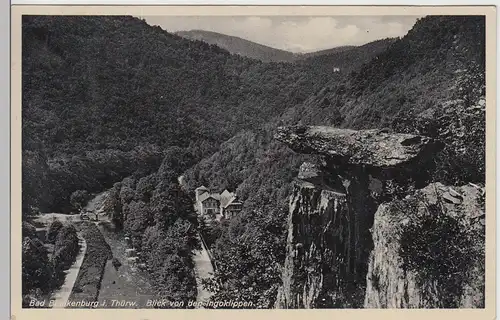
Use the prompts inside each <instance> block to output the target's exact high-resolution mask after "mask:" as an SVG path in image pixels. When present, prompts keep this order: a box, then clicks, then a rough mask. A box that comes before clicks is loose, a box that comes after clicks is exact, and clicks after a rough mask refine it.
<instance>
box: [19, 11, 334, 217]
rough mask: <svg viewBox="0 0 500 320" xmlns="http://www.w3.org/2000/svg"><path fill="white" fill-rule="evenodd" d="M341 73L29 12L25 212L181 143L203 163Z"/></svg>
mask: <svg viewBox="0 0 500 320" xmlns="http://www.w3.org/2000/svg"><path fill="white" fill-rule="evenodd" d="M332 77H337V78H338V77H339V76H335V75H333V76H331V75H327V76H325V73H324V72H323V73H321V72H319V73H318V72H316V71H314V72H313V71H311V70H310V68H308V67H306V66H300V65H292V64H284V63H262V62H260V61H257V60H252V59H248V58H244V57H241V56H237V55H231V54H230V53H229V52H227V51H226V50H223V49H221V48H219V47H217V46H214V45H209V44H207V43H204V42H201V41H190V40H187V39H184V38H182V37H179V36H176V35H173V34H170V33H168V32H165V31H164V30H162V29H161V28H159V27H151V26H149V25H148V24H146V23H145V22H144V21H141V20H139V19H136V18H132V17H115V16H109V17H92V16H88V17H86V16H77V17H66V16H25V17H23V151H24V153H25V154H24V157H23V160H24V167H23V168H24V169H23V170H24V171H23V174H24V178H25V181H32V183H31V184H30V185H28V184H26V185H25V186H24V190H26V192H25V193H24V195H25V197H26V198H25V200H26V201H25V202H24V204H25V210H29V207H30V206H34V207H42V208H43V210H48V209H51V210H57V211H60V210H62V208H61V206H62V204H63V203H67V202H68V200H69V194H70V193H71V192H73V191H75V190H77V189H87V190H89V191H95V190H98V189H102V188H103V187H105V186H110V185H111V184H112V183H113V182H116V181H118V180H120V179H121V178H123V177H124V176H126V175H129V174H131V173H133V172H134V171H135V170H137V169H138V165H139V164H140V163H143V164H146V165H145V167H144V168H142V169H143V170H146V171H145V172H147V171H148V170H151V169H154V168H157V167H158V166H159V162H161V157H162V152H163V151H165V150H166V149H168V148H169V147H172V146H178V147H182V148H185V150H186V157H187V158H189V159H188V160H187V163H189V162H190V161H197V160H199V159H201V158H203V157H204V156H207V155H209V154H210V153H212V152H213V151H214V150H215V148H217V146H218V145H219V144H220V143H222V142H223V141H225V140H227V139H229V138H230V137H231V136H233V135H234V134H236V133H237V132H239V131H240V130H242V129H249V128H252V127H255V126H258V125H260V124H262V123H264V122H266V121H268V119H270V118H272V117H275V116H278V115H280V114H281V113H282V112H283V111H284V110H285V109H286V108H287V107H288V106H291V105H295V104H297V103H300V102H302V101H304V100H305V99H306V97H307V96H308V95H310V94H311V93H312V92H314V91H315V90H317V89H319V88H320V87H321V85H322V84H324V83H325V82H326V81H329V80H331V79H332ZM137 148H139V149H140V150H136V149H137ZM137 154H140V156H139V157H140V158H141V159H143V160H144V161H143V160H140V161H138V160H137ZM148 159H149V160H148ZM145 160H147V161H145ZM96 161H97V162H99V164H97V163H96ZM49 167H50V168H49ZM184 169H186V168H184ZM97 171H98V172H99V173H98V174H96V173H95V172H97ZM47 174H49V176H47ZM54 175H55V176H54ZM69 177H71V178H69ZM54 179H55V180H56V181H53V180H54ZM68 179H69V180H68ZM35 181H36V182H37V183H35ZM53 186H59V187H57V189H58V190H57V191H56V190H51V189H52V188H53ZM42 191H43V192H42ZM47 192H48V193H50V194H52V195H51V196H49V195H47V194H45V193H47ZM42 194H45V195H44V196H42Z"/></svg>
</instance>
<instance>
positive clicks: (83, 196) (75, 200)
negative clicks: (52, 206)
mask: <svg viewBox="0 0 500 320" xmlns="http://www.w3.org/2000/svg"><path fill="white" fill-rule="evenodd" d="M89 199H90V195H89V193H88V192H87V190H77V191H75V192H73V193H72V194H71V197H70V203H71V205H72V206H73V208H74V209H75V210H76V211H80V210H81V209H82V208H83V207H84V206H85V205H86V203H87V201H88V200H89Z"/></svg>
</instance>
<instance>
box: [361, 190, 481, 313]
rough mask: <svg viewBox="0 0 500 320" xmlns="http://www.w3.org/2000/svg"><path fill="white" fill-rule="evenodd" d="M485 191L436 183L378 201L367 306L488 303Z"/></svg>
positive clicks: (392, 306)
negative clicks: (483, 203) (485, 277)
mask: <svg viewBox="0 0 500 320" xmlns="http://www.w3.org/2000/svg"><path fill="white" fill-rule="evenodd" d="M482 192H483V191H482V190H481V189H480V188H479V187H477V186H475V185H466V186H461V187H459V188H450V187H447V186H444V185H442V184H440V183H432V184H429V185H428V186H427V187H425V188H423V189H421V190H419V191H417V192H416V193H415V194H413V195H409V196H408V197H407V198H406V199H404V200H394V201H392V202H389V203H384V204H382V205H380V206H379V208H378V210H377V212H376V213H375V217H374V223H373V228H372V233H373V242H374V248H373V251H372V252H371V254H370V259H369V267H368V274H367V286H366V295H365V302H364V306H365V307H366V308H436V307H444V308H477V307H484V213H483V212H482V209H481V207H482V205H481V203H480V199H481V196H482ZM432 208H434V210H432ZM414 235H416V236H418V239H414V238H415V237H413V236H414ZM405 238H406V239H408V238H410V239H413V241H412V242H411V243H405V242H406V241H405ZM405 246H406V248H405ZM431 254H432V257H430V255H431ZM415 262H418V263H415Z"/></svg>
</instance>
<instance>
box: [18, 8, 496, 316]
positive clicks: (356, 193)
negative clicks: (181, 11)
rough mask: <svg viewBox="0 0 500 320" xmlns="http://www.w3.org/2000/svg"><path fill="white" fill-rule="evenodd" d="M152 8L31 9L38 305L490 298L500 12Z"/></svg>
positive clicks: (29, 284) (27, 159) (209, 305)
mask: <svg viewBox="0 0 500 320" xmlns="http://www.w3.org/2000/svg"><path fill="white" fill-rule="evenodd" d="M490 10H494V9H491V8H490ZM136 12H138V14H135V15H110V14H102V15H67V14H52V15H47V14H38V15H37V14H23V15H22V20H21V31H20V34H21V38H22V39H20V40H21V41H22V42H21V44H20V48H21V49H20V50H21V56H20V57H19V59H20V61H19V63H20V68H21V71H20V74H21V78H20V85H21V86H22V87H21V92H22V93H21V95H20V96H21V97H22V102H21V111H20V114H21V115H22V117H21V120H20V127H22V132H21V133H20V134H21V135H22V136H21V141H22V150H21V152H22V155H21V159H22V168H21V164H20V165H19V167H20V168H21V170H22V182H21V183H20V184H21V187H22V191H20V194H19V196H20V199H19V200H20V201H21V200H22V205H21V204H20V205H19V207H20V208H21V210H20V211H21V212H20V213H19V214H20V215H21V216H22V217H21V220H22V223H20V227H21V228H22V230H21V231H20V232H19V245H20V247H21V249H20V251H21V253H20V256H21V266H22V268H20V269H22V270H19V271H20V272H22V281H21V288H20V289H19V292H20V293H21V295H22V297H19V299H20V300H21V301H22V308H23V309H36V308H41V309H224V310H226V309H484V308H485V301H486V300H487V299H486V296H487V294H486V291H487V290H486V289H485V288H486V283H487V278H486V271H485V270H486V261H487V259H486V257H487V255H486V251H487V250H486V249H485V248H486V246H485V243H486V229H488V228H487V223H486V222H487V221H488V219H490V218H494V214H495V212H494V211H493V212H491V211H488V212H486V211H487V210H486V203H487V201H486V198H487V195H486V190H487V189H488V188H487V186H486V180H487V176H488V174H490V175H493V174H494V172H493V171H490V172H492V173H488V174H487V170H486V168H487V166H486V158H487V153H486V131H487V130H486V119H487V117H486V110H487V109H488V110H489V109H490V108H493V109H495V105H494V104H492V105H489V101H490V100H487V98H486V94H487V90H486V88H487V87H486V82H487V81H486V79H487V76H486V74H487V73H486V56H487V55H486V42H487V41H486V39H487V37H486V35H487V32H486V29H487V28H486V25H487V23H486V20H487V19H486V15H435V14H415V15H413V14H411V11H408V14H404V15H394V14H392V13H391V10H387V11H386V12H387V13H386V14H385V15H380V14H376V15H375V14H374V15H366V14H363V15H345V14H342V15H340V14H339V15H335V14H329V15H321V16H318V15H307V14H304V15H297V14H293V15H286V14H282V15H275V14H273V15H253V14H248V15H241V14H239V15H236V14H235V15H233V16H231V15H227V14H226V15H190V16H189V15H178V16H175V15H167V14H164V15H161V14H157V15H150V14H147V15H146V14H140V13H139V12H140V11H136ZM332 12H334V11H332ZM420 12H423V11H420ZM490 17H491V16H490ZM493 18H494V19H495V17H493ZM494 55H495V53H494V52H493V56H494ZM488 88H490V87H488ZM492 90H494V88H493V89H492ZM492 93H493V92H491V93H488V94H492ZM487 101H488V104H487ZM493 112H494V110H493ZM488 139H489V138H488ZM488 165H490V163H489V164H488ZM492 165H494V164H492ZM491 168H493V167H489V169H488V170H491ZM488 179H489V178H488ZM489 196H490V194H488V197H489ZM491 196H493V197H494V194H492V195H491ZM21 198H22V199H21ZM488 208H489V207H488ZM488 223H489V222H488ZM488 230H490V229H488ZM493 231H494V230H493ZM488 259H489V258H488ZM17 276H18V277H19V274H18V275H17ZM108 319H109V317H108ZM165 319H166V318H165Z"/></svg>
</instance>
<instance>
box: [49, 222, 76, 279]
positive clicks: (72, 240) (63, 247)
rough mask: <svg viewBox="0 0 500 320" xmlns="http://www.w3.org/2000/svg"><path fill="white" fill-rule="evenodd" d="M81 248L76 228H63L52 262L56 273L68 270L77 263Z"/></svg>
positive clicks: (56, 243)
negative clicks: (76, 259)
mask: <svg viewBox="0 0 500 320" xmlns="http://www.w3.org/2000/svg"><path fill="white" fill-rule="evenodd" d="M79 249H80V247H79V245H78V236H77V232H76V229H75V227H74V226H72V225H69V226H65V227H63V228H61V230H60V231H59V233H58V235H57V239H56V242H55V245H54V255H53V256H52V261H53V263H54V268H55V270H56V272H61V271H63V270H66V269H68V268H69V267H70V266H71V265H72V264H73V262H74V261H75V258H76V256H77V255H78V251H79Z"/></svg>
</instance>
